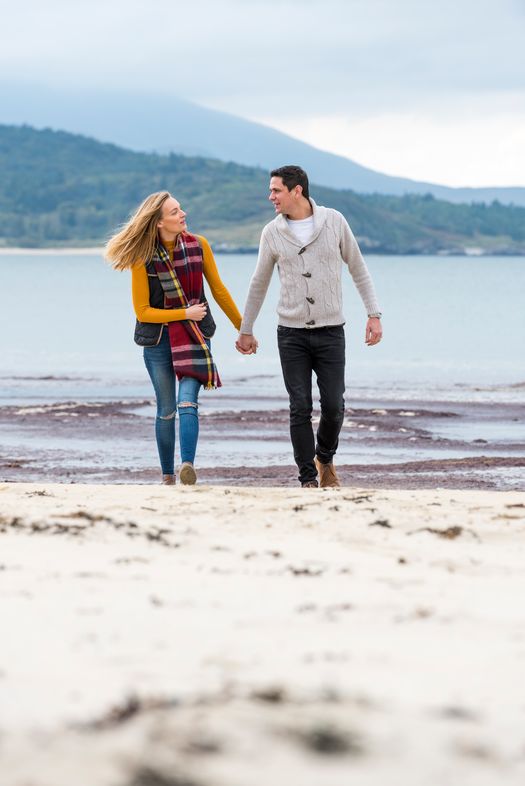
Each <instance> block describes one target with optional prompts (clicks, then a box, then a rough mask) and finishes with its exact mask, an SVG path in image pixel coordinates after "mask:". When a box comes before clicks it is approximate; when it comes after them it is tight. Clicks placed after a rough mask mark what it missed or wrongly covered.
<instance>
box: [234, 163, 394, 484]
mask: <svg viewBox="0 0 525 786" xmlns="http://www.w3.org/2000/svg"><path fill="white" fill-rule="evenodd" d="M269 199H270V202H272V204H273V205H274V207H275V212H276V214H277V215H276V217H275V218H274V219H273V221H270V223H269V224H267V225H266V226H265V227H264V229H263V231H262V235H261V242H260V246H259V258H258V260H257V267H256V269H255V272H254V274H253V277H252V280H251V283H250V288H249V291H248V297H247V300H246V306H245V308H244V318H243V320H242V324H241V330H240V333H239V338H238V340H237V344H236V346H237V349H238V350H239V351H240V352H242V353H244V354H251V353H253V352H255V351H256V350H257V341H256V339H255V337H254V335H253V332H252V331H253V324H254V322H255V319H256V318H257V315H258V313H259V311H260V308H261V306H262V303H263V301H264V298H265V295H266V292H267V290H268V286H269V284H270V279H271V277H272V273H273V269H274V266H275V265H277V269H278V271H279V278H280V281H281V290H280V298H279V303H278V306H277V312H278V315H279V322H278V327H277V341H278V346H279V355H280V359H281V366H282V370H283V376H284V383H285V385H286V390H287V391H288V395H289V397H290V434H291V439H292V445H293V451H294V458H295V461H296V464H297V466H298V468H299V481H300V483H301V485H302V486H303V487H305V488H317V486H318V485H319V484H320V486H321V488H327V487H331V488H334V487H339V486H340V483H339V478H338V477H337V473H336V471H335V467H334V463H333V458H334V455H335V452H336V450H337V445H338V441H339V432H340V431H341V426H342V424H343V416H344V399H343V393H344V388H345V335H344V327H343V326H344V321H345V319H344V316H343V310H342V306H343V303H342V293H341V267H342V263H345V264H346V265H347V266H348V269H349V271H350V274H351V276H352V278H353V280H354V284H355V286H356V287H357V290H358V292H359V294H360V296H361V299H362V301H363V303H364V306H365V309H366V311H367V314H368V321H367V323H366V335H365V341H366V343H367V344H368V346H373V345H374V344H377V343H378V342H379V341H380V340H381V336H382V331H381V322H380V318H381V312H380V311H379V307H378V304H377V301H376V296H375V292H374V286H373V284H372V279H371V278H370V274H369V272H368V270H367V267H366V265H365V262H364V260H363V257H362V256H361V252H360V251H359V246H358V245H357V241H356V239H355V237H354V236H353V234H352V231H351V229H350V227H349V226H348V223H347V222H346V220H345V218H344V217H343V216H342V215H341V213H339V212H338V211H337V210H332V209H331V208H326V207H320V206H318V205H316V204H315V202H314V200H313V199H311V197H310V195H309V189H308V177H307V175H306V172H305V171H304V170H303V169H301V168H300V167H298V166H283V167H280V168H279V169H274V170H273V171H272V172H271V180H270V195H269ZM312 371H313V372H315V374H316V376H317V384H318V386H319V392H320V399H321V419H320V421H319V428H318V429H317V442H316V443H315V444H314V434H313V430H312ZM318 475H319V483H318V480H317V477H318Z"/></svg>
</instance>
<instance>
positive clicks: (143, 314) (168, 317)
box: [131, 235, 242, 330]
mask: <svg viewBox="0 0 525 786" xmlns="http://www.w3.org/2000/svg"><path fill="white" fill-rule="evenodd" d="M196 237H197V238H198V239H199V241H200V244H201V246H202V256H203V273H204V277H205V278H206V281H207V282H208V284H209V285H210V289H211V293H212V295H213V298H214V300H215V301H216V302H217V303H218V304H219V306H220V307H221V309H222V310H223V311H224V313H225V314H226V316H227V317H228V319H229V320H230V322H231V323H232V324H233V326H234V327H235V328H237V330H239V328H240V327H241V321H242V317H241V314H240V312H239V309H238V308H237V306H236V305H235V303H234V301H233V298H232V296H231V295H230V293H229V292H228V290H227V289H226V287H225V286H224V284H223V283H222V281H221V277H220V275H219V271H218V269H217V263H216V262H215V257H214V256H213V251H212V250H211V247H210V244H209V243H208V241H207V240H206V238H205V237H202V235H196ZM163 245H164V247H165V249H166V251H167V252H168V254H169V255H170V257H173V249H174V248H175V242H172V243H168V242H166V243H163ZM131 289H132V294H133V308H134V309H135V314H136V316H137V319H138V320H139V322H155V323H157V324H159V323H161V324H165V323H166V322H177V321H179V320H181V319H187V317H186V309H185V308H152V307H151V306H150V303H149V284H148V274H147V272H146V266H145V265H135V266H134V267H133V268H132V269H131Z"/></svg>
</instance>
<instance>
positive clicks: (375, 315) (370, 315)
mask: <svg viewBox="0 0 525 786" xmlns="http://www.w3.org/2000/svg"><path fill="white" fill-rule="evenodd" d="M382 316H383V314H382V313H381V311H374V313H373V314H369V315H368V318H369V319H370V317H377V319H381V317H382Z"/></svg>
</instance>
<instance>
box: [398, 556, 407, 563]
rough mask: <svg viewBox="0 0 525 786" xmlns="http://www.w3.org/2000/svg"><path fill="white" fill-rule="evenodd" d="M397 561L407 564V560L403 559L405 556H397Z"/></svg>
mask: <svg viewBox="0 0 525 786" xmlns="http://www.w3.org/2000/svg"><path fill="white" fill-rule="evenodd" d="M397 561H398V563H399V564H400V565H406V564H407V560H406V559H405V557H398V558H397Z"/></svg>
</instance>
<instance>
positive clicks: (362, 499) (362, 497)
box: [343, 494, 372, 505]
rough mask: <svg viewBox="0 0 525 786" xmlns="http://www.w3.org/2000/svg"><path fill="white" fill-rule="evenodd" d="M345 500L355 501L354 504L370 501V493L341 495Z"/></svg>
mask: <svg viewBox="0 0 525 786" xmlns="http://www.w3.org/2000/svg"><path fill="white" fill-rule="evenodd" d="M343 499H344V500H345V501H346V502H355V504H356V505H359V503H360V502H370V500H371V499H372V495H371V494H358V495H357V496H356V497H343Z"/></svg>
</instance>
